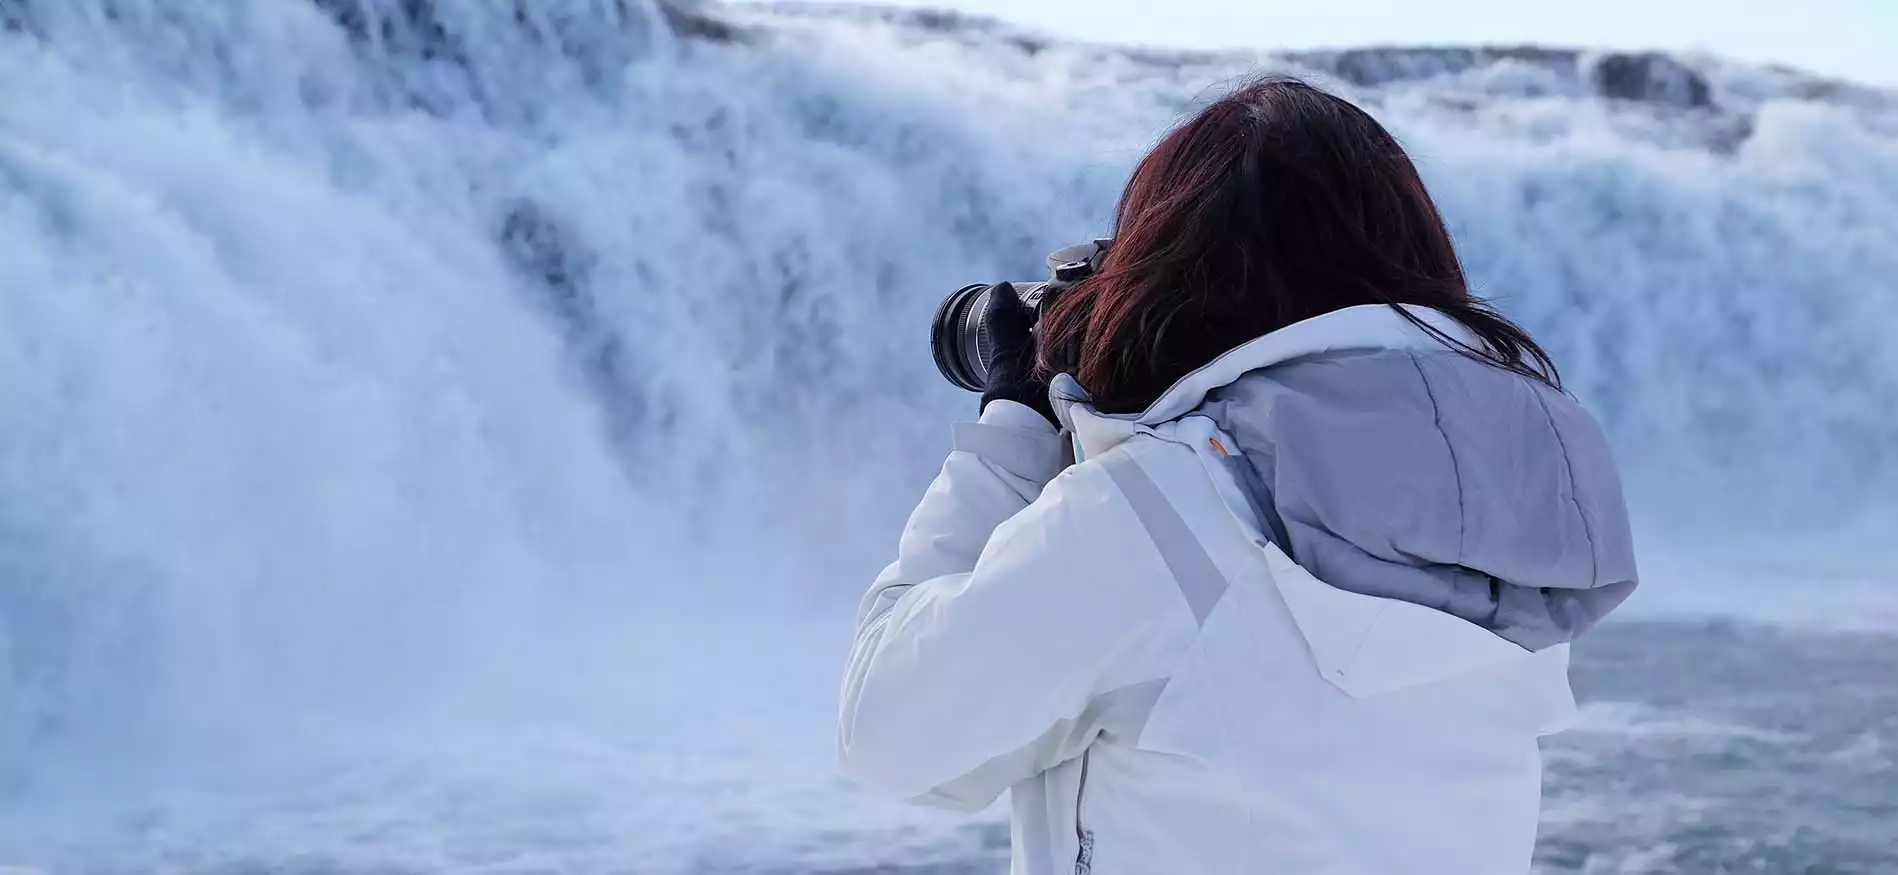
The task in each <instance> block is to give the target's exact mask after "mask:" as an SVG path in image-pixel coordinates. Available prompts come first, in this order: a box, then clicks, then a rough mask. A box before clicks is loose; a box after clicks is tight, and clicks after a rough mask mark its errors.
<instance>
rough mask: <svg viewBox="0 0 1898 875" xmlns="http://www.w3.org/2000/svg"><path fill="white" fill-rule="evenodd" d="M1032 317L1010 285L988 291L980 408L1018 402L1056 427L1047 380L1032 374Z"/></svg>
mask: <svg viewBox="0 0 1898 875" xmlns="http://www.w3.org/2000/svg"><path fill="white" fill-rule="evenodd" d="M1036 318H1037V317H1036V314H1035V311H1033V310H1030V309H1028V305H1026V304H1023V303H1022V301H1021V296H1020V295H1019V294H1016V292H1015V287H1014V286H1012V285H1010V284H1008V283H999V284H997V285H996V286H995V288H994V289H992V290H991V291H990V292H989V300H988V305H987V306H985V307H983V308H982V331H983V332H984V333H986V334H987V335H988V339H989V347H990V351H991V358H990V360H989V372H988V385H986V386H984V387H983V390H982V407H983V409H987V408H988V406H989V402H991V401H1001V400H1008V401H1015V402H1019V403H1021V404H1026V405H1028V407H1029V408H1030V409H1032V410H1034V411H1035V412H1036V413H1039V414H1041V415H1042V416H1045V417H1047V419H1048V422H1050V423H1052V424H1053V425H1054V427H1055V428H1060V427H1061V423H1060V421H1059V420H1057V419H1055V415H1054V403H1053V402H1052V401H1050V400H1048V381H1047V380H1044V379H1042V378H1041V377H1040V376H1038V375H1037V374H1036V372H1035V371H1036V367H1035V332H1034V327H1035V319H1036Z"/></svg>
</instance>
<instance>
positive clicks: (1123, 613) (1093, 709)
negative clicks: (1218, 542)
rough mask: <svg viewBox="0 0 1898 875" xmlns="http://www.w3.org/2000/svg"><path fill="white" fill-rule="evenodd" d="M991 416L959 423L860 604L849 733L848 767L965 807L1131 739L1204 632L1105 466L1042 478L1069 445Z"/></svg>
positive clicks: (850, 673) (886, 784)
mask: <svg viewBox="0 0 1898 875" xmlns="http://www.w3.org/2000/svg"><path fill="white" fill-rule="evenodd" d="M1006 403H1007V402H998V403H996V404H991V405H990V411H991V412H993V411H994V410H995V408H997V407H1000V406H1001V405H1003V404H1006ZM997 419H999V417H990V416H989V415H987V414H985V416H984V423H983V424H981V425H977V426H974V427H966V426H965V427H963V428H962V429H959V430H958V433H957V437H956V445H955V446H956V449H955V451H954V452H952V453H951V454H950V456H949V459H948V461H947V462H946V463H945V464H944V466H943V471H942V474H941V475H940V476H939V477H937V478H936V481H935V483H934V484H933V485H931V486H930V488H929V491H928V493H927V494H926V495H925V496H924V497H923V500H922V503H921V504H920V505H919V506H918V507H917V508H916V511H915V513H914V514H913V515H912V516H911V518H910V522H909V526H908V528H907V529H906V530H905V532H904V534H903V538H902V543H901V545H900V547H899V555H898V558H897V560H896V562H895V563H894V564H892V565H890V567H889V568H887V569H885V570H884V572H883V574H882V575H881V576H880V577H879V578H878V579H877V582H876V584H875V585H874V586H873V587H872V589H871V590H870V593H869V594H868V595H867V596H866V597H865V599H864V603H863V608H862V610H861V612H860V615H859V617H858V631H857V638H856V643H855V646H854V648H853V650H852V652H851V655H850V662H849V666H848V669H847V671H846V674H845V678H844V688H843V703H842V711H841V715H840V726H839V740H840V755H841V758H842V762H843V766H844V769H845V771H846V772H848V773H849V774H850V775H852V776H853V777H855V778H857V779H858V780H860V781H862V782H864V783H867V784H870V785H873V786H876V787H878V788H881V789H884V790H888V791H890V792H892V793H895V794H898V795H901V796H903V797H906V798H911V799H914V800H916V801H919V802H924V803H928V804H935V805H941V806H944V807H950V808H956V809H962V810H978V809H981V808H983V807H985V806H987V805H988V804H989V803H991V802H993V801H994V800H995V798H996V797H997V796H999V795H1000V794H1001V792H1002V791H1003V790H1005V789H1007V788H1008V787H1009V786H1010V785H1012V784H1014V783H1015V782H1017V781H1020V780H1023V779H1025V778H1029V777H1032V776H1034V775H1036V774H1038V773H1040V772H1042V771H1044V770H1046V769H1049V768H1052V767H1053V766H1056V765H1058V764H1060V763H1062V762H1065V761H1067V760H1069V759H1072V758H1074V757H1077V756H1079V755H1080V754H1081V753H1082V751H1084V750H1085V749H1086V747H1087V745H1088V744H1090V743H1091V742H1092V741H1093V740H1094V739H1095V738H1097V737H1099V736H1101V735H1102V734H1105V733H1113V732H1117V731H1120V732H1125V731H1133V732H1138V729H1137V726H1138V725H1139V724H1142V723H1144V721H1145V717H1146V714H1147V713H1148V712H1150V711H1151V709H1152V707H1153V704H1154V700H1155V699H1157V697H1158V695H1159V693H1160V691H1161V690H1162V689H1163V687H1164V680H1165V678H1166V677H1167V676H1168V674H1169V673H1170V668H1171V665H1172V663H1173V662H1174V661H1175V660H1176V659H1177V658H1178V656H1179V654H1180V653H1181V652H1183V650H1184V649H1185V647H1186V646H1187V645H1188V644H1189V643H1190V642H1191V640H1192V637H1193V634H1194V632H1195V631H1196V630H1197V623H1196V621H1195V620H1194V616H1193V613H1192V610H1191V608H1189V607H1188V606H1187V604H1186V602H1185V600H1184V599H1182V598H1181V597H1180V593H1179V590H1178V587H1177V586H1175V585H1174V584H1173V583H1172V578H1171V576H1170V575H1169V572H1168V569H1167V566H1166V565H1165V563H1164V560H1163V559H1162V558H1161V557H1160V556H1159V554H1158V553H1157V552H1156V551H1155V549H1154V547H1153V545H1152V542H1151V541H1150V539H1149V538H1148V536H1147V534H1146V532H1145V530H1144V528H1143V527H1142V526H1141V525H1140V522H1139V520H1138V518H1137V517H1136V516H1135V515H1134V513H1133V511H1132V509H1131V508H1130V507H1129V506H1128V505H1127V503H1126V500H1125V498H1124V497H1123V496H1122V495H1121V493H1120V491H1119V490H1118V489H1117V488H1116V486H1115V484H1114V480H1113V479H1112V478H1111V477H1110V476H1108V474H1107V473H1106V472H1105V471H1104V470H1103V469H1102V468H1101V466H1100V465H1099V464H1098V460H1095V461H1089V462H1087V463H1083V464H1080V465H1076V466H1073V467H1070V468H1068V469H1067V470H1065V471H1062V472H1061V473H1060V475H1059V476H1057V477H1054V478H1053V479H1052V480H1051V481H1049V480H1047V478H1048V477H1049V476H1050V475H1052V474H1054V472H1055V471H1056V470H1058V469H1059V467H1060V461H1059V459H1060V458H1061V456H1062V454H1063V452H1062V451H1063V447H1062V445H1061V444H1060V443H1059V441H1061V438H1060V437H1058V436H1056V435H1055V434H1054V432H1053V431H1052V429H1049V428H1045V427H1044V428H1043V429H1042V430H1041V431H1040V432H1039V433H1036V432H1035V431H1032V430H1026V429H1021V428H1014V427H1010V426H1005V425H1000V424H998V423H997V421H996V420H997ZM1030 425H1032V423H1031V424H1030ZM1050 441H1054V442H1056V443H1053V444H1050V443H1049V442H1050ZM1050 452H1051V453H1053V454H1054V455H1053V456H1052V458H1051V457H1050V456H1048V455H1046V454H1047V453H1050ZM1043 481H1047V482H1046V485H1045V488H1044V487H1043Z"/></svg>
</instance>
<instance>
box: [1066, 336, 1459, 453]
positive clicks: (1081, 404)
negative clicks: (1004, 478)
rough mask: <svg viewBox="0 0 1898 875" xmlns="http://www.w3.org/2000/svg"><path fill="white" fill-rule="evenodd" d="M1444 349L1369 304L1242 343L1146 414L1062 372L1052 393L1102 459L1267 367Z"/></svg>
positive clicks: (1088, 448) (1085, 445)
mask: <svg viewBox="0 0 1898 875" xmlns="http://www.w3.org/2000/svg"><path fill="white" fill-rule="evenodd" d="M1397 306H1401V307H1403V308H1404V310H1405V311H1406V312H1408V313H1409V314H1410V315H1412V316H1415V317H1416V318H1418V319H1420V320H1422V321H1424V322H1425V323H1427V324H1429V325H1430V326H1431V327H1432V328H1435V329H1436V330H1438V331H1441V332H1443V334H1444V335H1446V336H1448V337H1450V338H1451V339H1454V340H1456V341H1459V342H1461V343H1465V344H1468V345H1470V346H1472V347H1476V348H1479V349H1480V348H1482V346H1483V341H1482V339H1481V338H1479V337H1478V336H1477V335H1476V334H1475V333H1474V332H1472V331H1470V330H1469V328H1467V327H1465V326H1464V325H1463V323H1461V322H1458V321H1457V320H1456V319H1454V318H1452V317H1451V316H1449V315H1447V314H1445V313H1442V312H1440V311H1437V310H1433V309H1431V308H1428V307H1417V306H1412V305H1408V304H1400V305H1397ZM1443 348H1444V345H1443V342H1442V341H1441V340H1439V339H1438V338H1436V337H1434V336H1432V335H1431V333H1430V332H1428V331H1425V330H1423V329H1422V328H1419V327H1418V326H1417V325H1416V324H1415V323H1413V322H1411V321H1410V320H1409V319H1406V318H1404V315H1403V314H1402V313H1399V312H1397V310H1396V308H1395V307H1392V306H1387V305H1384V304H1364V305H1360V306H1356V307H1346V308H1344V309H1342V310H1334V311H1332V312H1330V313H1326V314H1324V315H1322V316H1314V317H1312V318H1310V319H1306V320H1305V321H1303V322H1297V323H1294V324H1292V325H1288V326H1286V327H1284V328H1281V329H1279V330H1277V331H1274V332H1272V333H1271V334H1267V335H1265V336H1263V337H1259V338H1256V339H1254V340H1252V341H1249V342H1247V343H1244V344H1241V345H1239V346H1236V347H1234V348H1232V349H1231V350H1229V351H1227V352H1226V353H1225V354H1224V355H1221V356H1220V357H1218V358H1216V359H1213V360H1212V361H1210V362H1208V363H1206V364H1205V365H1202V366H1201V367H1200V368H1199V369H1197V370H1195V371H1193V372H1192V373H1189V374H1187V375H1186V376H1184V377H1181V378H1180V379H1179V381H1178V382H1176V383H1174V384H1173V385H1172V387H1171V388H1168V389H1167V390H1166V391H1165V392H1163V393H1161V395H1160V397H1159V398H1156V399H1154V402H1153V403H1152V404H1150V405H1148V406H1147V409H1146V410H1143V411H1141V412H1140V413H1101V412H1100V411H1098V410H1095V409H1094V406H1093V404H1091V403H1090V399H1089V397H1088V394H1087V390H1086V389H1083V388H1081V383H1080V381H1078V380H1076V379H1075V378H1074V377H1073V376H1071V375H1069V374H1059V375H1056V377H1055V378H1054V382H1053V384H1052V386H1051V389H1050V395H1051V397H1052V399H1053V401H1054V407H1055V412H1056V414H1057V415H1058V416H1059V417H1060V418H1061V422H1062V424H1063V425H1066V426H1067V427H1068V429H1069V430H1070V431H1073V432H1074V435H1075V438H1076V439H1077V440H1078V441H1079V442H1080V445H1081V450H1082V452H1083V453H1084V454H1085V455H1087V456H1095V455H1099V454H1100V453H1101V452H1104V451H1105V450H1107V449H1108V448H1110V447H1112V446H1114V445H1116V444H1119V443H1120V442H1121V441H1124V440H1126V439H1127V438H1128V437H1131V436H1133V435H1134V434H1137V433H1139V432H1142V431H1147V430H1150V428H1151V427H1152V426H1155V425H1159V424H1160V423H1163V422H1170V421H1172V420H1175V419H1178V418H1180V417H1181V416H1184V415H1186V414H1187V413H1188V412H1191V411H1192V410H1193V409H1195V408H1197V407H1199V406H1200V405H1201V404H1204V403H1205V401H1206V396H1207V395H1209V394H1211V393H1212V392H1213V391H1215V390H1217V389H1220V388H1222V387H1224V386H1227V385H1230V384H1231V383H1232V382H1233V381H1235V380H1237V379H1239V378H1240V377H1242V376H1244V375H1246V374H1247V373H1250V372H1252V371H1256V370H1259V369H1260V368H1267V367H1271V366H1272V365H1276V364H1281V363H1283V362H1288V361H1291V360H1293V359H1299V358H1305V357H1307V356H1313V355H1321V354H1324V353H1330V352H1342V351H1346V350H1378V349H1443Z"/></svg>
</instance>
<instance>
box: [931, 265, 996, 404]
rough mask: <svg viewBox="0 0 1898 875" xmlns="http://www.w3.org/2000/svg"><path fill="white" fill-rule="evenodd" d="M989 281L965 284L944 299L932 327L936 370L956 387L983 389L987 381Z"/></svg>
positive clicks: (932, 347)
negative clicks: (984, 314)
mask: <svg viewBox="0 0 1898 875" xmlns="http://www.w3.org/2000/svg"><path fill="white" fill-rule="evenodd" d="M992 288H994V287H993V286H991V285H989V284H987V283H976V284H975V285H971V286H963V287H962V288H960V289H957V290H956V291H955V293H954V294H951V295H950V296H949V297H947V298H944V299H943V301H942V306H941V307H938V308H936V321H935V322H934V323H932V324H931V325H930V328H929V347H930V350H931V351H932V352H933V354H934V355H935V358H936V369H937V370H939V371H941V372H942V375H943V377H944V378H945V379H947V380H948V381H949V382H950V383H953V384H955V386H956V387H957V388H960V389H964V390H967V391H970V392H980V391H982V389H983V388H984V387H985V386H986V385H987V384H988V360H987V355H986V353H987V350H986V349H984V348H983V347H985V346H987V345H988V343H987V340H988V338H987V337H985V336H984V333H983V331H982V311H983V309H984V308H985V307H987V305H988V296H989V290H990V289H992Z"/></svg>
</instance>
